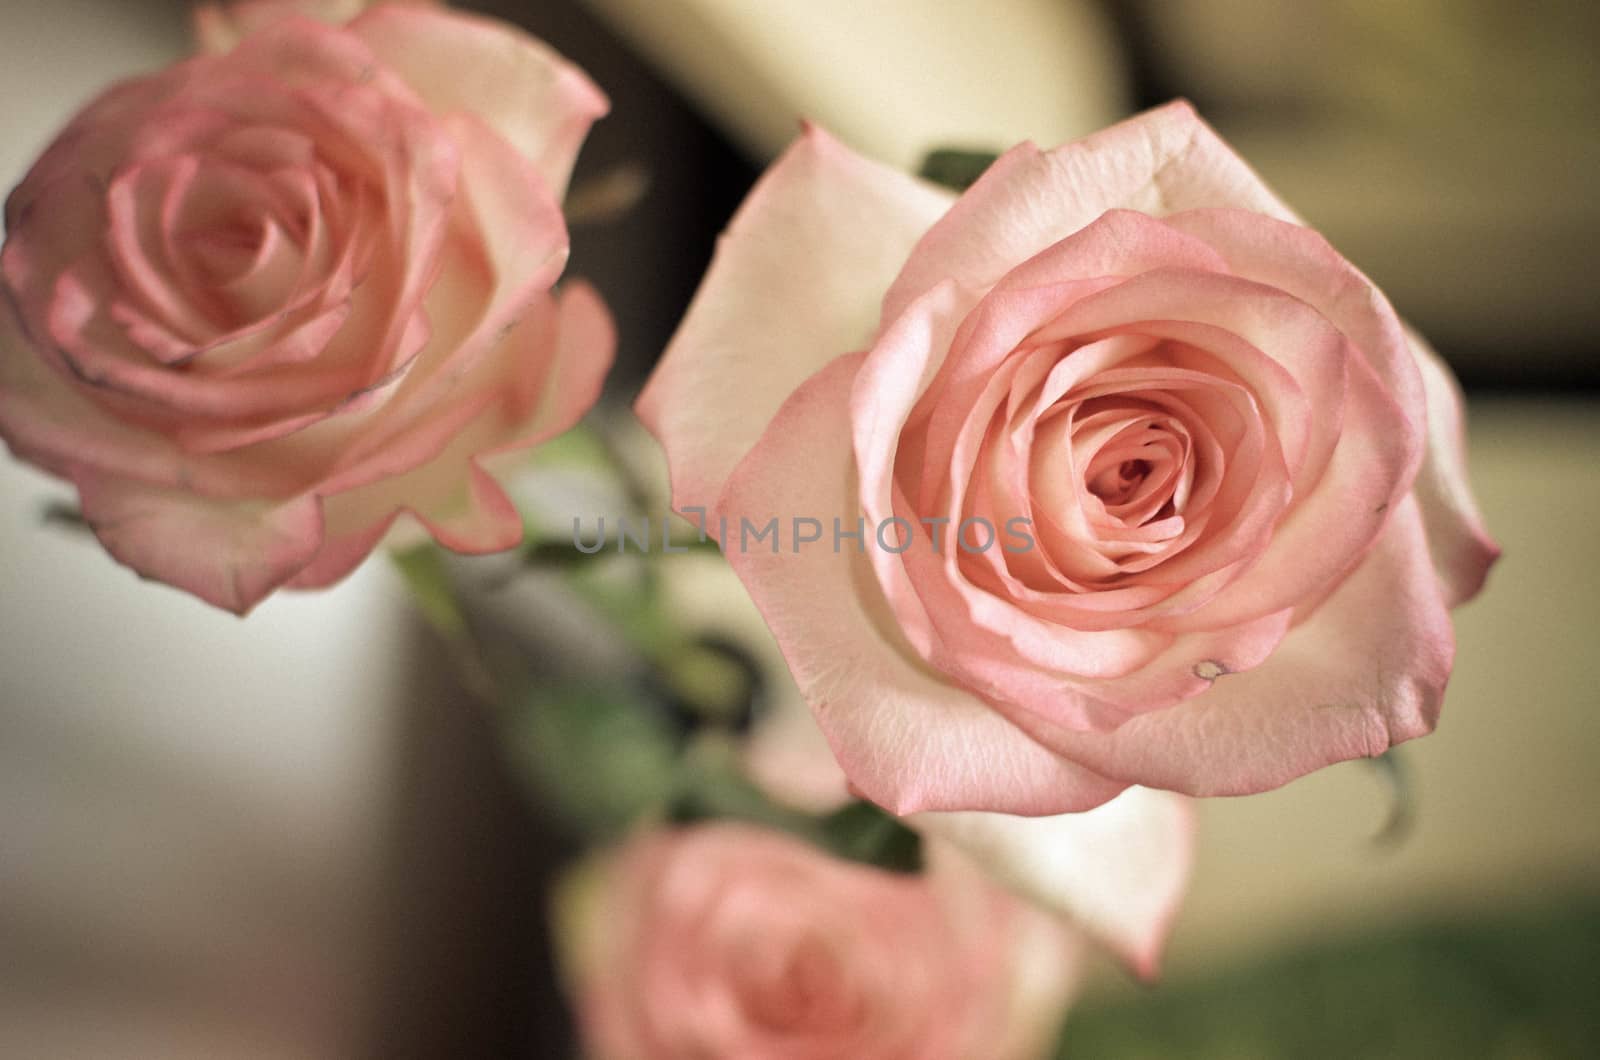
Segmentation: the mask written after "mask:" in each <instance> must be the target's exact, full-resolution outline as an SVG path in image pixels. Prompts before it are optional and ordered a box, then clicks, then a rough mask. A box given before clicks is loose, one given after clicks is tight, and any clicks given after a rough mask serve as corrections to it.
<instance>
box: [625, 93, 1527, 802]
mask: <svg viewBox="0 0 1600 1060" xmlns="http://www.w3.org/2000/svg"><path fill="white" fill-rule="evenodd" d="M638 409H639V413H640V416H641V418H642V419H643V420H644V421H645V423H646V424H647V426H649V427H650V428H651V430H652V432H653V433H654V434H655V435H656V437H657V438H658V439H659V440H660V441H661V443H662V445H663V447H664V448H665V450H666V453H667V457H668V461H669V464H670V468H671V475H672V484H673V503H674V506H675V507H677V508H678V509H679V510H687V509H705V511H706V513H707V515H708V517H709V518H716V519H727V520H728V522H729V523H730V524H735V525H737V524H738V521H739V520H741V519H744V518H749V519H751V520H753V521H755V522H757V523H760V522H763V521H765V520H766V519H768V518H770V517H772V516H778V517H780V519H787V518H788V517H789V516H805V517H808V518H812V519H818V520H821V521H822V522H824V523H827V522H829V521H830V520H831V519H833V518H838V519H840V520H841V521H842V523H844V524H845V525H850V526H853V525H855V523H856V520H857V519H858V518H859V517H865V519H866V522H867V525H868V526H875V525H882V524H883V523H884V522H885V521H886V520H889V519H896V520H900V522H898V523H897V524H895V525H897V526H905V527H909V528H911V529H912V530H913V531H914V532H915V533H916V534H917V535H919V536H920V537H921V538H922V539H923V540H922V541H920V542H918V543H917V544H916V545H914V546H913V547H906V548H904V549H903V550H902V551H898V552H896V551H890V550H888V549H883V548H876V547H874V545H873V543H872V542H867V543H865V545H864V547H862V548H861V549H860V550H859V551H858V550H856V549H852V548H848V547H847V548H844V549H840V550H837V551H835V550H831V549H813V550H809V551H796V552H783V553H780V554H773V553H771V552H770V551H764V550H759V549H756V550H749V551H745V550H737V549H730V550H729V560H730V562H731V563H732V564H733V566H734V568H735V570H736V571H737V572H738V573H739V575H740V577H741V578H742V579H743V581H744V582H745V584H746V585H747V587H748V588H749V590H750V592H751V595H752V596H753V598H754V599H755V602H756V604H757V605H758V607H759V608H760V609H761V611H762V613H763V615H764V617H765V618H766V620H767V622H768V624H769V625H770V626H771V628H772V630H773V631H774V633H775V634H776V636H777V639H778V641H779V643H780V645H781V647H782V649H783V652H784V655H785V657H786V659H787V661H788V663H789V666H790V668H791V670H792V671H793V673H794V674H795V677H796V679H797V681H798V683H799V686H800V688H801V691H802V692H803V693H804V695H805V697H806V699H807V700H808V702H809V704H810V706H811V707H812V709H813V711H814V712H815V714H816V716H817V719H818V721H819V722H820V723H821V726H822V728H823V730H824V732H825V733H826V735H827V737H828V740H829V742H830V744H831V745H832V748H833V750H834V752H835V754H836V755H837V757H838V759H839V762H840V764H841V765H842V766H843V767H844V769H845V772H846V773H847V774H848V776H849V778H850V781H851V782H852V784H853V785H854V787H855V788H856V790H857V791H859V792H860V793H862V794H864V795H865V796H867V797H868V798H871V799H873V800H874V801H876V802H878V803H880V804H882V805H884V806H886V807H888V808H889V809H891V810H893V811H895V812H900V813H909V812H914V811H925V810H973V809H978V810H992V811H1001V812H1005V813H1014V814H1028V815H1045V814H1058V813H1065V812H1072V811H1077V810H1083V809H1086V808H1089V807H1093V806H1096V805H1099V804H1101V803H1104V802H1106V801H1107V800H1109V799H1111V798H1113V797H1114V796H1115V795H1116V794H1117V793H1119V792H1120V791H1122V790H1123V789H1125V788H1127V787H1128V786H1130V785H1135V784H1138V785H1146V786H1151V787H1160V788H1167V789H1172V790H1177V791H1182V792H1186V793H1189V794H1195V795H1220V794H1242V793H1248V792H1255V791H1261V790H1264V789H1267V788H1271V787H1274V786H1276V785H1279V784H1282V783H1284V782H1286V781H1288V780H1290V779H1293V778H1294V777H1297V776H1300V775H1302V774H1304V773H1307V772H1309V771H1311V770H1314V769H1317V768H1319V767H1321V766H1324V765H1327V764H1329V763H1332V762H1336V761H1340V760H1343V759H1348V758H1352V757H1356V756H1361V755H1375V754H1379V753H1381V752H1383V751H1384V750H1386V749H1387V748H1389V747H1390V746H1391V745H1393V744H1395V743H1398V742H1400V741H1402V740H1406V739H1410V738H1412V737H1415V736H1419V735H1422V734H1424V733H1426V732H1428V731H1430V730H1431V729H1432V728H1433V726H1434V723H1435V721H1436V719H1437V716H1438V711H1439V707H1440V701H1441V698H1442V695H1443V691H1444V686H1445V682H1446V679H1447V678H1448V676H1449V672H1450V667H1451V661H1452V655H1453V634H1452V630H1451V625H1450V618H1449V613H1448V609H1449V608H1450V607H1452V606H1454V605H1456V604H1458V603H1460V602H1462V601H1463V600H1466V599H1468V598H1469V597H1471V596H1472V595H1474V594H1475V593H1476V592H1477V591H1478V590H1479V588H1480V587H1481V586H1482V583H1483V580H1484V577H1485V575H1486V572H1487V570H1488V567H1489V565H1490V564H1491V563H1492V561H1493V559H1494V557H1495V555H1496V554H1497V549H1496V548H1495V546H1494V544H1493V543H1492V542H1491V541H1490V539H1489V538H1488V536H1487V535H1486V533H1485V531H1484V529H1483V527H1482V524H1481V520H1480V518H1479V517H1478V514H1477V512H1476V509H1475V506H1474V503H1473V500H1472V498H1471V495H1470V493H1469V490H1468V486H1467V483H1466V478H1465V466H1464V464H1465V455H1464V441H1463V431H1462V411H1461V402H1460V397H1459V394H1458V392H1457V390H1456V388H1455V385H1454V382H1453V380H1452V379H1451V378H1450V376H1449V374H1448V371H1447V370H1446V369H1445V368H1444V366H1443V364H1442V363H1441V362H1440V361H1439V359H1438V358H1437V357H1436V355H1434V354H1433V352H1432V351H1431V350H1429V349H1428V348H1427V346H1426V345H1425V344H1424V343H1422V341H1421V340H1420V339H1419V338H1417V337H1416V336H1415V335H1413V334H1410V333H1409V332H1408V331H1407V329H1406V328H1405V327H1404V326H1403V325H1402V324H1401V323H1400V321H1399V320H1398V319H1397V318H1396V316H1395V314H1394V312H1393V311H1392V309H1391V308H1390V307H1389V305H1388V304H1387V302H1386V301H1385V300H1384V298H1383V296H1382V295H1381V294H1380V293H1379V292H1378V291H1377V290H1376V289H1375V288H1374V287H1373V285H1372V284H1371V283H1370V282H1369V281H1368V280H1367V279H1366V278H1365V277H1364V276H1363V275H1362V274H1361V273H1360V272H1358V271H1357V270H1356V269H1355V268H1354V267H1353V266H1352V265H1350V264H1349V263H1348V262H1346V261H1345V260H1344V259H1343V258H1341V257H1340V256H1339V255H1338V254H1337V253H1336V252H1335V251H1334V250H1333V249H1332V248H1331V247H1330V246H1329V245H1328V244H1327V243H1326V241H1324V240H1323V239H1322V238H1321V237H1320V236H1318V235H1317V234H1316V233H1314V232H1312V231H1311V230H1309V229H1307V228H1305V227H1303V226H1302V225H1300V224H1299V223H1298V222H1297V220H1296V219H1295V217H1294V215H1293V214H1292V213H1291V212H1290V211H1289V210H1288V208H1287V207H1286V206H1285V205H1284V204H1283V203H1281V202H1280V201H1279V200H1278V199H1277V197H1276V196H1275V195H1273V193H1272V192H1271V191H1270V190H1268V189H1267V188H1266V187H1265V186H1264V185H1263V184H1262V183H1261V181H1260V180H1259V179H1258V178H1257V177H1256V176H1255V175H1254V174H1253V173H1252V172H1251V171H1250V169H1249V168H1248V167H1247V166H1246V165H1245V164H1244V163H1243V162H1242V161H1241V160H1240V159H1239V158H1238V157H1237V156H1236V155H1235V154H1234V153H1233V152H1232V151H1231V150H1230V149H1229V148H1228V147H1227V146H1226V145H1225V144H1224V143H1223V142H1222V141H1221V140H1220V139H1219V138H1218V137H1217V136H1216V134H1215V133H1214V132H1212V131H1211V129H1210V128H1209V127H1208V126H1206V125H1205V124H1204V123H1203V122H1202V121H1201V120H1200V119H1199V118H1198V117H1197V116H1196V115H1195V114H1194V112H1193V111H1192V109H1190V108H1189V107H1188V106H1187V105H1186V104H1174V105H1171V106H1169V107H1166V108H1162V109H1160V110H1157V111H1153V112H1151V113H1149V114H1146V115H1143V116H1140V117H1138V118H1135V119H1133V120H1131V121H1128V122H1125V123H1123V124H1121V125H1118V126H1115V127H1113V128H1111V129H1109V130H1107V131H1105V132H1103V133H1100V134H1097V135H1095V136H1092V137H1089V138H1087V139H1085V140H1082V141H1078V142H1075V143H1072V144H1068V145H1066V146H1064V147H1061V148H1058V149H1056V150H1053V151H1048V152H1042V151H1040V150H1038V149H1037V148H1035V147H1033V146H1032V145H1029V144H1024V145H1022V146H1020V147H1018V148H1016V149H1014V150H1012V151H1010V152H1009V153H1007V154H1006V155H1004V156H1002V157H1001V158H1000V159H999V161H997V162H996V163H995V165H994V166H992V167H991V168H990V169H989V171H988V172H986V173H985V174H984V176H983V177H982V178H981V179H980V180H979V181H978V182H977V183H976V184H974V185H973V186H972V188H970V189H969V190H968V191H967V192H966V193H965V194H963V195H962V196H961V197H960V198H959V199H956V198H954V197H953V196H951V195H950V194H948V193H946V192H943V191H941V190H937V189H934V188H931V187H929V186H926V185H924V184H922V183H920V182H918V181H915V180H913V179H911V178H909V177H906V176H904V175H902V174H899V173H896V172H894V171H891V170H888V169H885V168H883V167H880V166H878V165H876V164H874V163H871V162H869V161H867V160H865V159H862V158H860V157H858V156H856V155H854V154H852V153H851V152H850V151H849V150H848V149H846V148H844V147H843V146H842V145H840V144H838V143H836V142H835V141H833V140H831V139H830V138H829V137H828V136H827V135H826V134H825V133H822V132H821V131H819V130H816V129H809V130H807V132H806V133H805V135H804V136H803V137H802V139H801V140H800V141H799V142H798V143H797V144H796V145H795V146H794V147H793V148H792V149H791V150H790V151H789V152H788V153H787V154H785V156H784V157H783V158H782V159H780V160H779V162H777V163H776V164H775V165H774V166H773V168H772V169H771V170H770V171H769V172H768V174H767V175H766V176H765V177H764V178H763V180H762V181H761V183H760V184H759V185H758V186H757V188H756V190H755V191H754V192H753V193H752V194H751V196H750V198H749V199H748V200H747V202H746V204H745V205H744V206H743V207H742V209H741V210H740V212H739V214H738V215H737V216H736V218H735V219H734V221H733V223H732V224H731V226H730V228H729V230H728V232H727V234H726V235H725V236H724V239H723V242H722V244H721V246H720V247H719V250H718V254H717V258H716V260H715V261H714V263H713V265H712V268H711V270H710V272H709V273H708V274H707V277H706V280H705V281H704V283H703V285H702V287H701V289H700V292H699V293H698V294H697V296H696V299H695V302H694V304H693V305H692V306H691V308H690V311H689V313H688V315H687V316H686V318H685V320H684V323H683V325H682V326H681V328H680V330H679V333H678V335H677V336H676V337H675V339H674V340H673V343H672V345H671V346H670V347H669V349H668V351H667V353H666V355H665V358H664V360H663V362H662V364H661V366H660V367H659V368H658V369H657V372H656V374H655V376H654V377H653V379H652V381H651V383H650V384H649V386H648V387H647V388H646V391H645V393H644V395H643V396H642V397H641V399H640V402H639V406H638ZM1013 518H1021V519H1026V520H1028V525H1030V526H1031V528H1032V532H1033V536H1034V538H1035V539H1036V547H1033V548H1031V549H1026V550H1018V551H1009V550H1005V549H999V548H987V549H984V548H970V549H969V548H965V547H960V546H961V545H962V542H961V541H959V540H956V537H955V535H957V534H958V532H959V528H960V525H961V523H962V522H963V520H976V519H982V520H985V521H987V522H988V523H989V524H991V525H995V526H1000V525H1005V523H1006V521H1007V520H1008V519H1013ZM953 540H954V541H955V547H952V545H951V542H952V541H953ZM941 543H942V546H943V547H940V545H941ZM967 544H970V545H979V544H981V542H967Z"/></svg>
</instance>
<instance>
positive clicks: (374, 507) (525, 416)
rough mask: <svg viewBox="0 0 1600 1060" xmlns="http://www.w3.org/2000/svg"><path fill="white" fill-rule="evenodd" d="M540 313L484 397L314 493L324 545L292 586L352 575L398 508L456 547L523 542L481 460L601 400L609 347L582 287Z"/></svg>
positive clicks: (611, 337) (498, 357) (606, 325)
mask: <svg viewBox="0 0 1600 1060" xmlns="http://www.w3.org/2000/svg"><path fill="white" fill-rule="evenodd" d="M538 309H539V311H536V312H530V313H528V314H527V315H526V316H525V317H524V319H523V321H522V322H521V323H520V324H519V325H518V326H517V328H516V329H515V330H513V331H512V332H511V333H510V334H508V335H507V336H506V338H505V340H504V341H503V342H502V343H501V344H500V346H499V347H498V348H497V350H496V351H495V353H494V355H493V358H494V363H495V365H496V366H497V368H498V374H497V376H496V377H495V379H494V380H493V382H492V383H490V384H488V385H487V388H486V389H485V390H484V391H483V392H482V393H481V395H480V396H479V397H477V398H476V399H474V400H473V401H472V402H471V403H468V404H462V405H459V406H456V407H455V408H454V409H453V417H452V418H446V417H445V416H444V415H443V414H441V415H440V416H439V417H437V418H436V419H434V420H432V421H430V422H429V423H427V424H426V425H424V426H425V427H426V429H418V430H415V431H411V432H408V433H405V434H402V435H400V436H398V437H395V438H394V439H392V442H391V444H390V445H389V446H387V447H385V449H384V450H383V451H382V452H381V454H379V455H380V456H381V457H382V458H383V459H384V461H386V462H384V463H381V464H372V465H370V466H366V467H362V468H359V469H350V470H349V471H347V473H346V475H347V476H348V481H350V482H356V483H358V484H357V485H355V486H345V485H343V484H342V482H340V481H333V482H330V483H326V484H324V485H323V486H322V487H321V488H320V489H319V490H318V492H319V493H321V494H323V496H324V497H325V500H324V504H323V507H324V511H325V512H326V516H327V525H328V543H327V546H326V547H325V548H324V549H323V550H322V552H320V553H319V554H318V555H317V557H316V560H315V562H313V563H312V564H311V565H310V566H309V567H308V568H307V569H306V570H305V571H304V572H302V573H301V575H300V576H299V577H298V578H297V579H296V580H295V583H294V584H295V586H296V587H297V588H313V587H322V586H325V585H329V584H332V583H333V582H336V581H338V580H340V579H341V578H343V577H344V576H345V575H347V574H349V573H350V571H352V570H354V569H355V567H356V566H357V565H358V564H360V562H361V561H362V560H363V559H364V558H366V556H367V554H368V553H369V552H370V551H371V550H372V548H373V546H374V545H376V544H377V542H378V540H379V539H380V538H381V537H382V536H383V534H384V532H385V531H387V529H388V528H389V526H390V525H391V524H393V522H394V520H395V519H396V518H398V517H399V516H400V515H401V514H405V513H409V514H410V515H412V516H414V517H415V518H416V519H417V520H418V521H419V522H420V523H422V524H423V526H424V527H426V528H427V530H428V531H429V533H431V534H432V535H433V536H434V537H435V538H436V539H437V540H438V541H439V543H440V544H442V545H444V546H445V547H446V548H450V549H453V550H455V551H457V552H467V553H482V552H496V551H500V550H502V549H506V548H510V547H512V546H513V545H515V544H516V543H517V542H518V541H520V540H521V539H522V519H521V516H520V514H519V513H518V512H517V510H516V508H515V506H514V505H512V504H511V501H510V500H509V499H508V498H507V497H506V495H505V491H504V490H502V489H501V488H500V486H499V484H498V483H497V482H496V481H495V479H494V477H493V476H492V475H491V474H490V473H489V472H488V471H487V470H486V469H485V468H484V466H483V463H482V461H484V460H485V459H486V458H489V457H493V456H495V455H498V454H501V453H506V452H511V451H514V450H518V449H524V448H527V447H529V446H532V445H535V444H537V443H538V442H541V441H544V440H546V439H549V438H553V437H555V436H556V435H558V434H560V433H562V432H563V431H566V430H568V429H569V428H571V427H572V426H573V425H574V424H576V423H577V422H578V420H579V419H580V418H582V416H583V414H584V413H585V412H587V411H588V410H589V409H590V408H591V407H592V406H593V405H594V403H595V401H596V399H598V397H599V396H600V386H601V384H602V383H603V382H604V380H605V376H606V373H607V371H609V369H610V367H611V360H612V355H613V352H614V351H615V348H616V333H615V330H614V329H613V326H612V323H611V317H610V314H609V313H608V312H607V311H606V308H605V304H604V303H603V302H602V301H601V300H600V296H599V295H598V294H596V293H595V292H594V290H593V288H590V287H589V286H588V285H586V284H582V283H571V284H567V285H566V286H565V289H564V290H563V291H562V293H561V298H560V300H559V302H558V303H556V304H555V305H553V306H552V305H549V304H548V303H543V304H541V305H540V306H539V307H538ZM552 317H553V319H552ZM540 347H545V348H544V349H541V348H540ZM357 471H359V474H357V473H356V472H357ZM345 477H346V476H341V478H345Z"/></svg>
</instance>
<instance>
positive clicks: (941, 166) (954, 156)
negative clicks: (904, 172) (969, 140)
mask: <svg viewBox="0 0 1600 1060" xmlns="http://www.w3.org/2000/svg"><path fill="white" fill-rule="evenodd" d="M999 157H1000V155H999V153H998V152H996V151H975V150H971V149H969V148H959V147H940V148H935V149H934V150H932V151H929V152H928V154H927V156H926V157H925V158H923V160H922V165H921V166H920V167H919V168H918V169H917V176H919V177H921V178H922V179H923V180H930V181H932V182H933V183H935V184H942V185H944V186H945V187H947V188H950V189H952V190H954V191H966V190H967V189H968V188H970V187H972V185H973V184H975V183H977V180H978V178H979V177H981V176H983V172H984V170H986V169H988V168H989V167H990V166H992V165H993V164H994V160H995V159H997V158H999Z"/></svg>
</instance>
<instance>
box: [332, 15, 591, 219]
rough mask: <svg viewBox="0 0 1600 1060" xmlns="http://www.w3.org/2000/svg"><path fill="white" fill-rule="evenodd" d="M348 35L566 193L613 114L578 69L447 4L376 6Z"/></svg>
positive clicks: (511, 29) (557, 192) (508, 28)
mask: <svg viewBox="0 0 1600 1060" xmlns="http://www.w3.org/2000/svg"><path fill="white" fill-rule="evenodd" d="M349 29H350V32H351V33H354V34H356V35H357V36H359V37H361V38H362V39H363V40H365V41H366V42H367V43H368V44H369V45H371V47H372V50H373V51H374V52H375V53H376V54H377V55H378V58H379V59H381V60H382V61H383V62H384V63H386V64H388V66H389V67H390V68H391V69H393V70H394V71H396V72H397V73H399V74H400V76H401V77H403V78H404V79H405V81H406V82H407V84H409V85H410V86H411V87H412V88H413V89H415V90H416V91H417V93H418V94H420V95H421V96H422V98H423V99H424V100H426V101H427V103H428V105H429V106H430V107H432V108H433V109H434V110H436V111H438V112H440V113H441V114H446V115H448V114H450V113H452V112H457V111H462V112H466V113H470V114H473V115H475V116H476V117H477V118H479V119H480V120H482V121H484V122H486V123H487V124H488V125H489V126H490V127H492V128H493V129H494V130H495V131H496V132H497V133H499V134H500V135H501V136H502V137H504V138H505V139H506V141H507V142H508V143H510V144H511V145H512V146H513V147H515V148H516V149H517V150H518V151H520V152H521V153H522V154H523V155H524V156H525V157H526V158H527V159H528V160H529V161H531V162H533V163H534V164H535V165H536V166H537V168H538V170H539V172H540V174H541V175H542V176H543V177H544V180H545V183H546V184H547V185H548V186H549V188H550V191H551V193H552V194H553V195H554V196H555V197H556V198H557V199H560V198H561V196H562V195H563V194H565V192H566V188H567V178H568V177H569V176H570V174H571V173H572V163H573V160H574V159H575V158H576V157H577V155H578V148H579V146H580V145H581V144H582V143H583V138H584V137H585V136H586V135H588V132H589V126H591V125H592V124H594V122H595V120H596V119H597V118H600V117H601V116H603V115H604V114H605V113H606V111H607V109H608V108H609V104H608V103H607V101H606V97H605V94H604V93H602V92H601V91H600V90H599V89H598V88H596V87H595V85H594V83H593V82H591V81H590V80H589V79H588V78H587V77H586V76H584V74H583V72H582V71H581V70H579V69H578V68H577V67H576V66H574V65H572V64H571V63H569V62H567V61H566V60H565V59H563V58H562V57H561V56H560V55H558V54H556V52H555V51H554V50H552V49H551V48H550V47H549V46H548V45H546V44H544V43H543V42H542V41H538V40H535V39H534V38H532V37H530V36H528V35H527V34H526V33H524V32H522V31H521V30H520V29H517V28H516V27H515V26H512V25H509V24H507V23H505V22H499V21H496V20H494V19H489V18H483V17H479V16H477V15H471V14H468V13H466V12H463V11H451V10H447V9H445V8H435V7H432V6H426V5H424V6H417V5H412V6H401V5H394V4H385V5H380V6H378V7H374V8H372V9H371V10H369V11H366V12H365V13H363V14H362V15H361V16H360V17H358V18H356V19H355V20H353V21H352V22H351V23H350V26H349Z"/></svg>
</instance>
